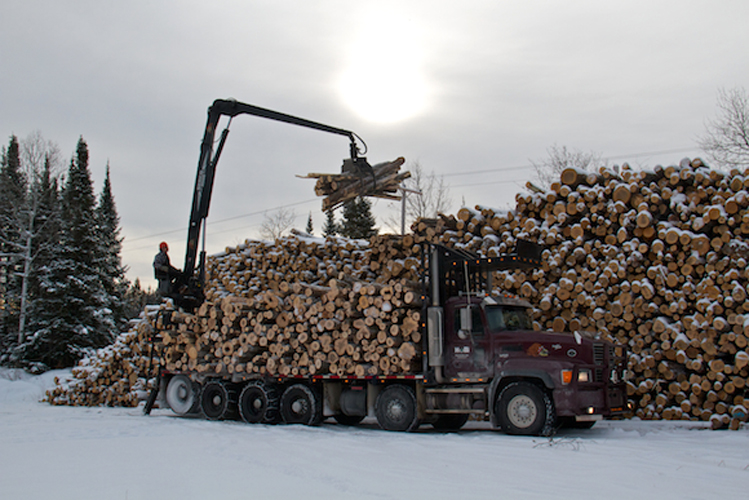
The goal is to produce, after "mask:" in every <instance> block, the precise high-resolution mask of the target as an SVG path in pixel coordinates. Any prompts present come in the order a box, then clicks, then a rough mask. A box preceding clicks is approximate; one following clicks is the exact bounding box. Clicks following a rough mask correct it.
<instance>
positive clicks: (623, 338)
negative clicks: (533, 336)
mask: <svg viewBox="0 0 749 500" xmlns="http://www.w3.org/2000/svg"><path fill="white" fill-rule="evenodd" d="M529 191H530V192H529V193H528V194H518V195H517V197H516V204H517V205H516V210H515V211H512V212H500V211H496V210H492V209H490V208H486V207H480V206H477V207H475V209H470V208H467V207H464V208H462V209H460V211H459V212H458V214H457V217H452V216H450V217H445V216H441V217H440V218H439V219H438V220H437V221H435V222H436V223H437V224H438V225H439V228H437V230H436V233H437V234H438V236H437V237H436V238H437V239H438V240H439V241H441V242H443V243H445V244H447V245H452V246H459V247H462V248H466V249H468V250H472V251H477V252H479V253H482V254H484V255H486V256H493V255H497V254H500V253H504V252H507V251H511V250H512V248H513V247H514V245H515V241H516V240H517V239H518V238H523V239H528V240H531V241H535V242H539V243H541V244H543V245H545V246H546V249H545V251H544V253H543V259H542V260H543V267H542V268H539V269H535V270H528V271H524V272H520V271H518V272H503V273H499V276H498V277H499V279H496V280H495V283H496V284H498V286H502V287H503V288H504V289H505V290H507V291H508V292H510V293H515V294H517V295H520V296H522V297H525V298H528V299H529V300H530V301H531V303H533V304H534V305H535V306H536V310H535V313H536V314H535V321H536V326H537V328H539V329H553V330H556V331H560V330H564V331H594V332H599V333H600V334H602V335H603V336H606V337H609V338H611V339H613V340H615V341H617V342H619V343H621V344H623V345H625V346H627V348H628V350H629V352H630V363H629V372H630V380H629V382H628V392H629V398H630V401H631V402H632V404H633V405H634V407H635V415H636V416H638V417H640V418H643V419H661V418H662V419H701V420H705V421H711V422H712V424H713V426H714V427H726V426H730V427H731V428H738V426H739V425H740V423H741V422H745V421H747V407H748V405H749V396H747V377H748V376H749V354H747V352H749V350H748V349H747V344H748V343H749V341H748V340H747V339H749V304H748V303H747V302H746V298H747V287H748V286H749V271H748V270H747V262H748V261H749V241H747V240H748V239H749V194H748V192H749V171H743V172H740V171H738V170H732V171H731V172H719V171H716V170H712V169H709V168H708V167H706V166H705V165H703V164H702V162H701V161H700V160H699V159H695V160H693V161H689V160H688V159H687V160H683V161H682V162H681V163H680V164H679V165H674V166H669V167H665V168H664V167H661V166H657V167H655V168H654V169H653V170H648V171H644V170H643V171H635V170H632V169H630V168H629V166H627V165H626V164H625V165H624V166H622V168H621V169H616V170H615V169H611V168H601V169H599V171H598V172H595V173H590V172H581V171H577V170H573V169H568V170H565V171H563V172H562V174H561V176H560V181H559V182H557V183H554V184H553V185H552V186H551V188H550V189H549V190H548V191H545V190H542V189H540V188H538V187H536V186H532V185H531V186H529ZM745 397H747V400H746V402H745V399H744V398H745Z"/></svg>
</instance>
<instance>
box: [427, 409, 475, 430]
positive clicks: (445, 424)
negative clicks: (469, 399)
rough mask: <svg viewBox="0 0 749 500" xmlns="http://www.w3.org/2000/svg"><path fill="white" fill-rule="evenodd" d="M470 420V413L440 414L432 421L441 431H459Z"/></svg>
mask: <svg viewBox="0 0 749 500" xmlns="http://www.w3.org/2000/svg"><path fill="white" fill-rule="evenodd" d="M466 422H468V414H467V413H464V414H450V415H440V416H438V417H437V420H435V421H434V422H432V427H434V428H435V429H437V430H439V431H457V430H459V429H460V428H461V427H463V426H464V425H465V423H466Z"/></svg>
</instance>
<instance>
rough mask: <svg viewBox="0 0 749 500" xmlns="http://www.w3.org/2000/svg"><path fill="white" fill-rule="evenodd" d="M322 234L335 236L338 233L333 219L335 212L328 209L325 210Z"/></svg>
mask: <svg viewBox="0 0 749 500" xmlns="http://www.w3.org/2000/svg"><path fill="white" fill-rule="evenodd" d="M322 234H323V236H335V235H336V234H338V224H337V223H336V221H335V213H333V210H332V209H330V210H328V211H327V212H325V225H324V226H323V228H322Z"/></svg>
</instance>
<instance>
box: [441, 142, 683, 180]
mask: <svg viewBox="0 0 749 500" xmlns="http://www.w3.org/2000/svg"><path fill="white" fill-rule="evenodd" d="M687 151H694V148H679V149H665V150H662V151H647V152H644V153H629V154H621V155H614V156H605V157H603V158H601V159H602V160H614V159H617V158H641V157H643V156H653V155H662V154H670V153H684V152H687ZM528 168H533V164H526V165H517V166H514V167H498V168H488V169H484V170H470V171H468V172H454V173H449V174H442V176H443V177H454V176H457V175H478V174H489V173H493V172H505V171H508V170H521V169H528ZM456 187H459V186H456Z"/></svg>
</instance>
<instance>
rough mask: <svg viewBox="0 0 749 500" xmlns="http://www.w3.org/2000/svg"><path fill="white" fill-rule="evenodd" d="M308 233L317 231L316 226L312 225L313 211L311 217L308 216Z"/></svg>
mask: <svg viewBox="0 0 749 500" xmlns="http://www.w3.org/2000/svg"><path fill="white" fill-rule="evenodd" d="M306 231H307V234H313V233H314V232H315V228H313V227H312V212H310V213H309V217H307V229H306Z"/></svg>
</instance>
